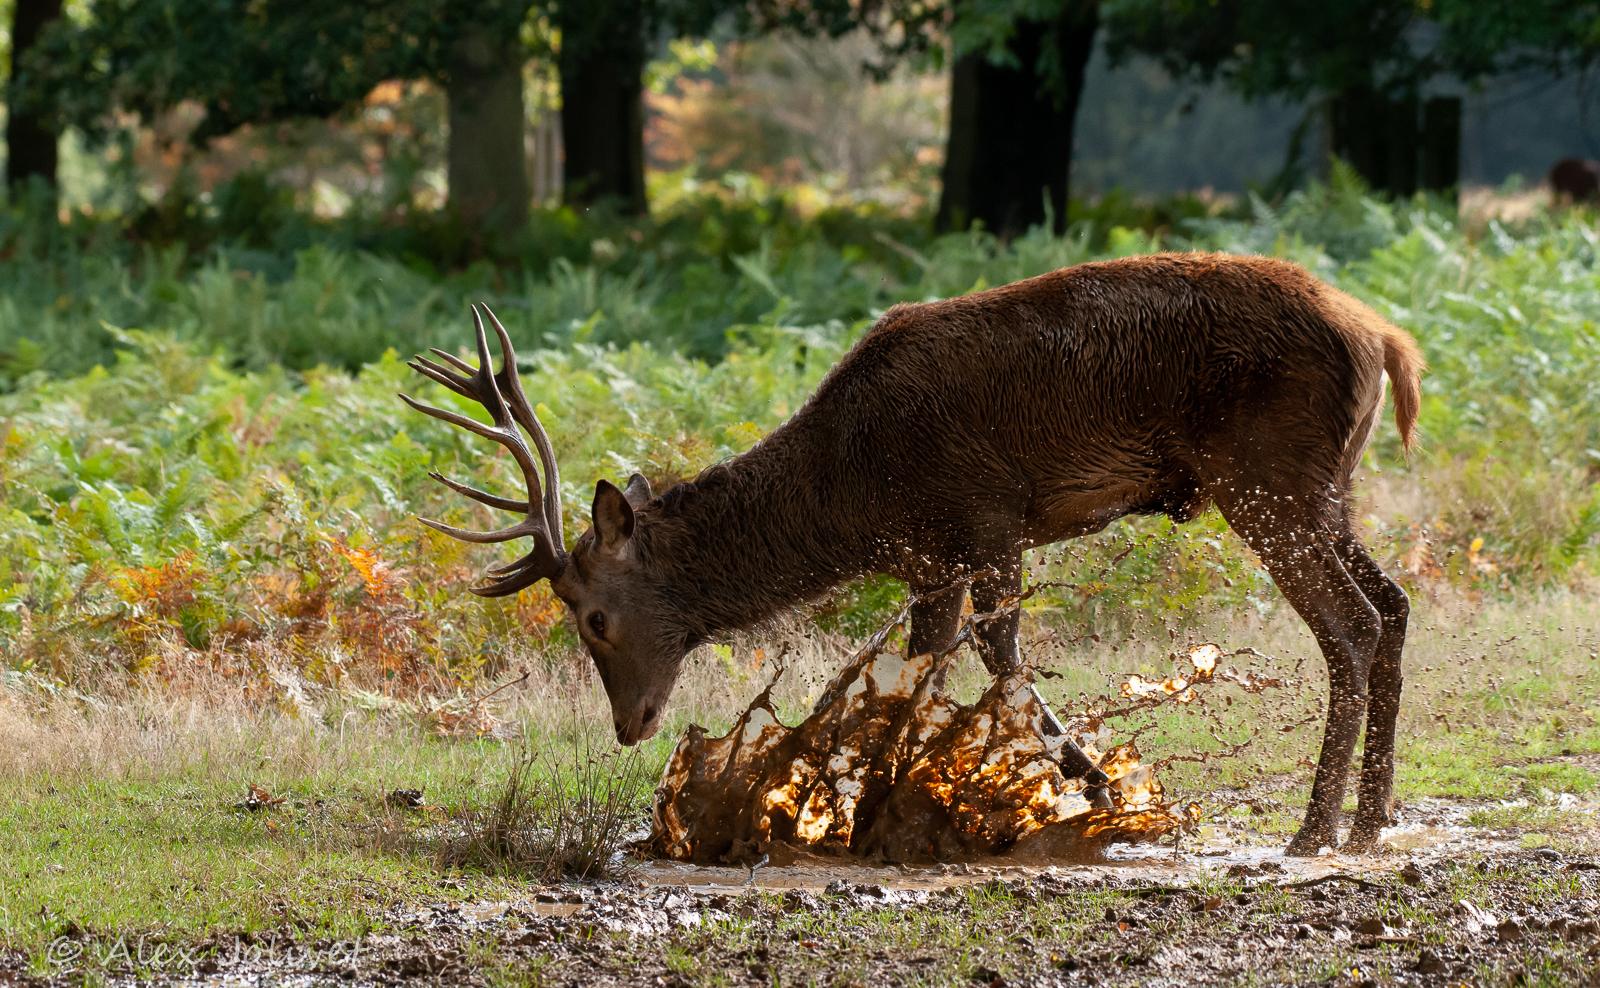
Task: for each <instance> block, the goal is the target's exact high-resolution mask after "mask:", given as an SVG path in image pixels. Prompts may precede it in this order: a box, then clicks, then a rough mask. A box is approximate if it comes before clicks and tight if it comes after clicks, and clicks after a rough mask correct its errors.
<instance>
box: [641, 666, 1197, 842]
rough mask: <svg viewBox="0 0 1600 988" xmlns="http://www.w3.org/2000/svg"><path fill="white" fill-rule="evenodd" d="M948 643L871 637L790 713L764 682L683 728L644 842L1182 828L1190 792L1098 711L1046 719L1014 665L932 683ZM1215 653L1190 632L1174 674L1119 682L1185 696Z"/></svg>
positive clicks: (1131, 836) (1121, 834)
mask: <svg viewBox="0 0 1600 988" xmlns="http://www.w3.org/2000/svg"><path fill="white" fill-rule="evenodd" d="M879 641H880V642H881V637H880V639H879ZM952 656H953V653H950V654H946V655H931V654H930V655H919V656H911V657H905V656H900V655H896V654H893V653H890V652H887V651H884V650H882V649H881V648H880V647H879V646H878V644H874V645H869V646H868V647H867V648H866V649H864V650H862V651H861V652H860V653H858V654H857V655H856V656H855V658H854V659H853V660H852V661H851V662H850V663H848V664H847V665H846V666H845V668H844V670H843V671H842V672H841V673H840V674H839V675H838V676H837V677H836V678H835V679H834V680H833V681H832V682H831V683H830V684H829V686H828V687H827V689H826V690H824V691H823V694H822V697H821V698H820V699H819V700H818V701H817V703H816V705H815V707H814V708H813V710H812V711H811V713H810V714H809V715H808V716H807V717H806V718H805V719H804V720H803V721H802V722H801V723H800V724H798V725H796V726H794V727H789V726H786V725H784V724H783V723H781V722H780V721H779V720H778V717H777V713H776V711H775V710H774V708H773V704H772V699H771V695H772V687H771V686H769V687H768V688H767V689H766V690H765V691H764V692H763V693H762V694H761V695H760V696H758V697H757V698H756V699H755V700H754V701H753V702H752V703H751V705H750V707H749V708H748V709H747V710H746V711H745V712H744V714H743V715H742V716H741V717H740V718H739V720H738V722H737V723H735V724H734V726H733V728H732V729H731V730H730V731H728V733H726V734H724V735H722V736H720V737H709V736H707V734H706V733H705V731H704V730H702V729H700V728H698V727H696V728H691V729H690V730H689V731H688V732H687V734H686V735H685V736H684V738H683V739H682V740H681V741H680V742H679V744H678V747H677V749H676V750H675V751H674V753H673V755H672V758H671V759H670V760H669V762H668V764H667V767H666V770H665V772H664V773H663V776H662V781H661V785H660V788H659V789H658V791H657V793H656V798H655V807H654V812H653V826H652V830H651V835H650V838H649V840H648V842H647V844H646V848H647V850H648V851H649V852H650V853H652V854H654V855H657V856H660V857H663V858H668V859H672V860H676V861H686V862H694V863H699V864H729V863H739V862H746V863H747V862H753V861H759V860H770V861H779V862H787V861H794V860H796V859H797V858H799V857H800V856H805V855H809V856H816V855H822V856H830V855H832V856H844V857H851V858H859V859H862V860H866V861H873V862H885V863H930V862H963V861H978V860H990V859H995V858H1005V859H1006V860H1008V861H1012V862H1028V861H1031V862H1049V861H1091V860H1097V859H1099V858H1100V857H1102V856H1103V855H1104V853H1105V851H1106V849H1107V848H1108V847H1110V846H1111V845H1113V844H1119V843H1145V842H1151V841H1155V840H1158V839H1160V838H1162V837H1166V836H1169V835H1178V834H1182V833H1185V832H1188V831H1190V830H1192V829H1193V828H1194V826H1195V825H1196V823H1197V822H1198V820H1199V807H1198V806H1197V805H1194V804H1188V805H1182V806H1180V805H1176V804H1173V803H1170V802H1167V801H1166V800H1165V799H1164V798H1163V793H1162V789H1161V784H1160V782H1159V781H1157V779H1156V776H1155V771H1154V769H1153V768H1152V767H1151V766H1149V765H1145V764H1142V763H1141V761H1140V756H1139V752H1138V750H1137V748H1136V747H1135V746H1134V744H1133V743H1131V742H1127V743H1123V744H1116V745H1110V746H1107V747H1106V749H1105V750H1100V749H1098V748H1097V742H1098V741H1099V739H1100V738H1101V737H1103V736H1104V735H1105V733H1106V731H1105V729H1104V728H1105V725H1104V720H1103V718H1101V717H1099V716H1094V715H1084V716H1079V717H1076V718H1072V719H1069V721H1068V725H1069V729H1068V733H1067V734H1052V733H1050V732H1049V730H1048V729H1047V720H1048V718H1049V717H1050V714H1049V712H1048V711H1046V710H1045V708H1044V706H1043V704H1042V702H1041V701H1040V700H1039V697H1038V694H1037V693H1036V692H1035V691H1034V690H1033V680H1032V673H1031V671H1029V670H1028V669H1026V668H1023V669H1019V670H1018V671H1016V672H1014V673H1012V674H1010V675H1007V676H1003V677H1001V678H999V679H998V680H997V681H996V682H995V683H994V684H993V685H992V686H991V687H990V688H989V689H988V691H987V692H985V693H984V695H983V696H982V697H981V698H979V699H978V700H977V701H976V702H974V703H971V704H962V703H960V702H958V701H956V700H955V699H954V698H953V697H951V696H950V694H949V693H948V692H947V691H946V690H945V688H944V681H945V678H946V673H947V672H948V669H949V662H950V661H952ZM1223 656H1224V653H1223V651H1222V649H1221V648H1219V647H1218V646H1216V645H1212V644H1204V645H1198V646H1195V647H1193V648H1192V649H1190V650H1189V652H1188V655H1187V663H1188V665H1189V669H1187V670H1186V671H1185V673H1184V674H1183V675H1181V676H1175V677H1173V678H1171V679H1168V680H1165V681H1158V682H1152V681H1147V680H1143V679H1141V678H1139V677H1134V678H1133V679H1131V680H1129V682H1128V683H1127V684H1125V685H1124V687H1123V695H1124V696H1125V697H1127V698H1129V699H1131V700H1134V701H1146V700H1152V701H1160V700H1167V699H1174V700H1176V701H1178V702H1182V701H1183V700H1184V699H1186V698H1187V697H1189V696H1191V695H1192V693H1191V692H1190V690H1191V689H1192V687H1193V686H1194V685H1195V684H1196V683H1199V682H1204V681H1209V680H1210V679H1212V678H1213V677H1215V676H1217V675H1218V662H1219V660H1220V659H1221V658H1223ZM1069 739H1070V740H1069ZM1072 743H1075V744H1077V745H1078V746H1079V747H1080V748H1081V749H1082V750H1083V751H1084V753H1085V754H1086V755H1088V757H1089V758H1090V759H1091V760H1093V761H1094V762H1095V763H1096V764H1098V765H1099V767H1100V769H1101V771H1103V772H1105V773H1106V775H1107V776H1108V777H1109V780H1110V781H1109V784H1108V786H1107V787H1106V788H1107V790H1108V794H1109V803H1110V805H1109V806H1107V805H1104V804H1105V802H1106V800H1105V799H1103V798H1102V799H1100V800H1099V801H1098V802H1099V804H1100V805H1096V801H1095V800H1094V799H1093V795H1094V794H1092V793H1091V792H1089V791H1088V789H1087V784H1086V783H1085V780H1084V779H1082V778H1078V777H1073V776H1072V775H1070V774H1069V773H1068V772H1067V771H1066V770H1064V769H1063V765H1062V763H1063V760H1064V759H1065V760H1066V761H1067V763H1068V764H1071V759H1070V757H1068V756H1067V751H1066V748H1067V746H1068V745H1069V744H1072Z"/></svg>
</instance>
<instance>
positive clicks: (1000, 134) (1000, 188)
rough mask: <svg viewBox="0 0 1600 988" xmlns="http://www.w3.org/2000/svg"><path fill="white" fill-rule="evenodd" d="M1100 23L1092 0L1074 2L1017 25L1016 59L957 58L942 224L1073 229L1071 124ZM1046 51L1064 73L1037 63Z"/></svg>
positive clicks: (1005, 233) (1006, 232) (1009, 231)
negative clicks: (1049, 72)
mask: <svg viewBox="0 0 1600 988" xmlns="http://www.w3.org/2000/svg"><path fill="white" fill-rule="evenodd" d="M1097 26H1098V12H1097V6H1096V5H1095V4H1094V3H1081V4H1071V5H1067V6H1066V7H1065V8H1064V9H1063V11H1062V14H1061V16H1059V17H1057V18H1055V19H1053V20H1050V21H1023V22H1021V23H1019V24H1018V25H1017V28H1016V33H1015V35H1014V36H1013V38H1012V41H1011V44H1010V53H1011V55H1012V56H1013V58H1014V59H1015V60H1016V64H1015V65H996V64H994V63H993V62H991V61H990V60H989V58H988V57H987V56H986V55H985V53H983V52H971V53H969V54H966V55H962V56H961V57H960V58H958V59H957V60H956V64H955V68H954V71H953V72H952V74H951V84H950V136H949V139H948V143H947V145H946V151H945V161H944V183H943V189H942V192H941V194H940V196H939V213H938V216H937V218H936V220H935V222H936V224H937V225H938V227H939V229H941V230H960V229H965V228H966V227H968V226H971V225H972V224H974V223H981V224H982V225H983V227H984V228H985V229H987V230H989V231H991V232H992V233H994V234H996V235H998V236H1000V237H1012V236H1015V235H1017V234H1019V233H1022V232H1024V231H1026V230H1027V229H1028V228H1029V227H1032V226H1037V225H1039V224H1041V223H1044V222H1046V221H1047V220H1048V221H1049V222H1050V224H1051V227H1052V228H1053V229H1054V230H1055V231H1056V232H1057V233H1060V232H1061V231H1063V230H1065V229H1066V225H1067V190H1068V184H1069V178H1070V174H1071V170H1072V136H1073V125H1074V122H1075V121H1076V118H1077V115H1078V104H1079V102H1080V101H1081V99H1082V97H1083V79H1084V71H1085V69H1087V67H1088V65H1089V57H1090V55H1092V54H1093V53H1094V35H1095V29H1096V27H1097ZM1050 46H1053V48H1054V51H1053V52H1049V47H1050ZM1047 53H1049V54H1052V55H1053V57H1054V59H1055V60H1056V64H1058V65H1059V66H1060V76H1059V79H1057V80H1051V79H1048V78H1046V77H1045V76H1044V75H1042V74H1041V72H1040V71H1039V68H1040V61H1041V55H1045V54H1047ZM1047 61H1048V60H1047ZM1047 203H1048V206H1047V205H1046V204H1047Z"/></svg>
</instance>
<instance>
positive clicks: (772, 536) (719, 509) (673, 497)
mask: <svg viewBox="0 0 1600 988" xmlns="http://www.w3.org/2000/svg"><path fill="white" fill-rule="evenodd" d="M782 432H783V430H780V432H779V433H774V434H773V435H772V436H769V437H768V438H767V439H766V440H764V441H763V442H762V443H761V444H760V445H758V446H757V447H756V448H755V449H752V450H751V451H750V452H748V453H745V454H744V455H742V456H738V457H735V458H733V459H731V460H729V461H727V462H725V463H722V464H718V465H717V466H714V467H711V468H710V469H708V470H706V471H705V472H703V473H701V474H700V476H698V477H696V478H695V479H694V480H692V481H689V482H687V483H683V484H679V485H678V486H676V487H674V488H672V489H671V490H669V491H667V492H666V493H665V494H664V495H663V496H662V497H661V498H659V499H658V500H657V501H656V502H653V503H652V504H651V506H650V507H649V508H648V509H647V510H646V511H645V512H644V515H643V517H642V519H641V521H642V524H641V533H642V534H644V536H645V537H644V539H643V542H644V550H645V552H646V553H647V554H648V556H649V562H648V564H647V565H648V566H649V568H651V569H652V570H654V571H655V574H656V576H657V577H658V579H659V580H660V583H659V584H658V585H659V586H660V587H661V590H662V592H663V593H664V594H666V595H668V596H669V598H670V602H671V604H672V605H673V607H674V608H676V609H677V610H678V612H679V613H680V614H681V615H682V616H683V618H684V620H685V622H686V623H687V624H689V625H690V627H689V631H690V633H691V635H692V636H693V637H695V638H709V637H714V636H716V635H718V634H720V633H723V632H727V631H734V630H738V629H742V628H748V627H751V626H752V625H757V624H760V623H761V622H763V621H766V620H768V619H770V618H772V617H774V616H776V615H777V614H779V613H781V612H783V611H785V610H787V609H789V608H792V607H794V606H795V605H797V604H801V603H805V602H806V601H809V600H813V599H815V598H816V597H819V596H821V595H822V594H824V593H826V592H827V591H828V590H830V589H832V588H834V587H836V586H838V585H839V584H841V583H843V582H845V581H846V580H849V579H852V578H854V577H857V576H860V575H862V574H864V573H867V572H870V571H871V570H873V569H874V563H873V557H872V545H873V539H872V537H871V534H870V525H869V523H868V521H867V519H866V517H865V515H864V512H863V511H862V510H861V509H860V506H859V505H856V506H854V507H852V505H851V504H850V503H848V502H849V497H848V493H847V492H848V491H850V490H851V489H853V488H855V487H856V486H857V485H854V484H851V483H849V482H848V481H847V480H846V478H844V477H842V476H841V475H840V471H841V469H842V467H841V464H840V463H838V462H837V461H836V460H835V459H834V458H833V457H831V456H828V455H826V454H823V455H820V456H819V455H817V454H815V453H813V452H811V450H814V449H819V448H820V449H825V448H826V447H823V446H822V445H821V444H819V443H803V442H797V441H795V439H796V437H793V436H790V435H785V434H782ZM857 500H859V498H857Z"/></svg>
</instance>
